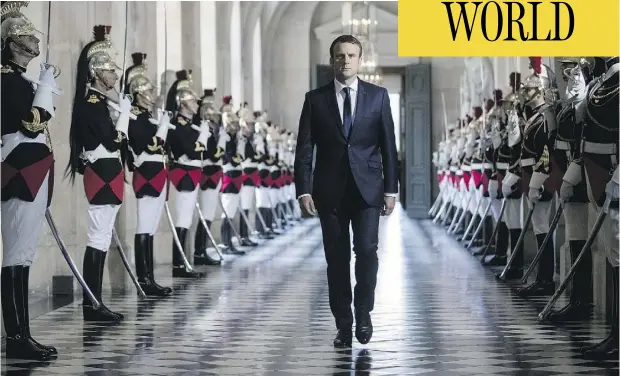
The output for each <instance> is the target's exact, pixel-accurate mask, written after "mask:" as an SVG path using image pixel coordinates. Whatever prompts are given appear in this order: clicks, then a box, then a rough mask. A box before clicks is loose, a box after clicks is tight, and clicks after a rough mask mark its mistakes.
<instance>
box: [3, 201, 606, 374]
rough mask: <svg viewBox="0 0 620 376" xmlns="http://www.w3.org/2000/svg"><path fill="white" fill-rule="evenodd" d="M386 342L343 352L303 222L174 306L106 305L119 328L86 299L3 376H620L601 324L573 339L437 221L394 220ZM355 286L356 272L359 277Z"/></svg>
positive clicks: (313, 238)
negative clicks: (47, 357)
mask: <svg viewBox="0 0 620 376" xmlns="http://www.w3.org/2000/svg"><path fill="white" fill-rule="evenodd" d="M380 236H381V240H380V246H381V247H380V251H379V259H380V266H379V278H378V286H377V290H376V306H375V310H374V311H373V313H372V315H373V323H374V336H373V338H372V341H371V342H370V343H369V344H368V345H365V346H362V345H360V344H359V343H357V342H356V341H355V339H354V341H353V343H354V345H353V347H354V349H353V350H352V351H351V350H339V351H336V350H335V349H334V348H333V347H332V340H333V338H334V336H335V333H336V332H335V329H334V322H333V319H332V317H331V313H330V310H329V304H328V297H327V296H328V294H327V281H326V273H325V260H324V257H323V250H322V242H321V232H320V227H319V223H318V220H315V219H311V220H306V221H303V222H300V223H298V224H297V225H296V226H294V227H293V228H291V229H289V230H288V231H287V232H286V233H285V234H283V235H280V236H279V237H277V238H276V239H274V240H271V241H269V242H267V243H263V245H261V246H259V247H257V248H256V249H254V250H250V251H249V253H248V254H247V255H245V256H241V257H237V258H235V259H232V258H230V259H229V261H227V262H226V263H225V265H224V266H223V267H221V268H217V267H213V268H209V269H208V272H209V275H208V277H207V278H205V279H202V280H181V281H179V280H175V281H174V282H173V281H172V278H171V277H169V275H170V272H169V268H168V267H163V268H160V269H161V270H160V271H159V273H158V275H160V276H161V275H164V276H165V275H167V276H168V277H167V278H165V277H162V278H160V283H161V284H169V285H173V286H174V295H173V296H171V297H169V298H167V299H160V300H158V299H153V298H149V299H147V300H144V301H139V300H138V299H137V297H136V295H135V293H131V294H128V295H126V296H114V297H112V296H111V295H110V294H107V295H106V294H104V302H105V303H106V304H107V305H108V306H109V307H110V308H112V309H116V310H118V311H120V312H122V313H124V314H125V316H126V319H125V321H124V322H122V323H121V324H120V325H118V326H100V325H96V324H85V323H84V322H83V321H82V313H81V307H80V304H81V300H80V301H76V302H74V303H71V304H69V305H66V306H64V307H62V308H60V309H58V310H55V311H53V312H50V313H47V314H45V315H42V316H40V317H38V318H37V319H35V320H33V321H32V332H33V334H34V337H35V338H36V339H37V340H39V341H40V342H42V343H44V344H47V343H49V344H53V345H55V346H56V347H57V349H58V351H59V356H58V358H57V359H56V360H55V361H53V362H50V363H49V364H48V363H45V364H43V363H35V362H27V361H19V360H8V361H7V360H6V359H5V358H3V359H2V374H3V375H32V376H35V375H67V376H69V375H183V376H190V375H274V376H276V375H442V376H450V375H486V376H491V375H579V374H583V375H586V374H587V375H617V374H618V364H617V363H616V362H608V363H604V362H598V363H597V362H590V361H585V360H583V359H581V358H580V357H579V353H578V349H579V347H580V346H581V345H583V344H584V343H589V342H592V343H595V342H597V341H598V340H599V339H601V338H603V337H604V336H605V335H606V334H607V330H608V328H607V326H606V325H605V324H604V322H603V321H602V320H600V319H599V320H598V321H592V322H588V323H575V324H572V325H567V326H564V327H559V326H552V325H543V324H539V323H537V322H536V316H537V314H538V312H539V311H540V308H541V307H542V305H543V304H544V303H545V302H546V301H545V300H544V299H543V300H539V301H526V300H523V299H521V298H518V297H517V296H516V294H515V293H514V288H513V287H510V286H506V285H502V284H500V283H498V282H497V281H496V280H495V278H494V277H493V275H492V274H491V272H490V271H489V270H487V269H485V268H483V267H482V266H481V265H480V263H479V262H478V261H477V260H476V259H475V258H473V257H471V256H470V255H469V254H468V253H467V252H465V251H464V250H463V249H462V248H460V246H459V245H458V243H456V241H454V240H453V239H452V238H450V237H448V236H447V235H445V231H443V230H442V229H440V228H439V227H436V226H435V225H433V224H432V223H430V222H428V221H423V222H416V221H412V220H409V219H407V218H406V216H405V215H404V213H403V211H402V209H400V208H397V210H396V211H395V213H394V214H393V215H392V216H391V217H389V218H387V219H383V223H382V226H381V234H380ZM352 275H353V273H352Z"/></svg>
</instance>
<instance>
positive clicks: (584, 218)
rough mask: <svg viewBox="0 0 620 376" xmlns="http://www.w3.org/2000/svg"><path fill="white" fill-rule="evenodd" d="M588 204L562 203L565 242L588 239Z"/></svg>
mask: <svg viewBox="0 0 620 376" xmlns="http://www.w3.org/2000/svg"><path fill="white" fill-rule="evenodd" d="M588 205H589V204H588V203H587V202H566V203H564V212H563V214H562V215H563V216H564V223H565V227H566V228H565V230H566V233H565V234H566V235H565V236H566V240H567V241H572V240H586V239H587V238H588Z"/></svg>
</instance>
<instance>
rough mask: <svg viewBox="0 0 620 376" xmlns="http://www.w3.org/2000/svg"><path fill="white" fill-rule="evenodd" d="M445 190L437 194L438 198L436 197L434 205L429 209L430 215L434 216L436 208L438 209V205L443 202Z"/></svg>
mask: <svg viewBox="0 0 620 376" xmlns="http://www.w3.org/2000/svg"><path fill="white" fill-rule="evenodd" d="M442 193H443V192H441V191H440V192H439V194H438V195H437V198H436V199H435V202H433V205H432V206H431V208H430V209H428V216H429V217H432V216H433V212H434V211H435V210H437V207H438V206H439V203H440V202H441V196H442Z"/></svg>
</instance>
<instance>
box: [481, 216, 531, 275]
mask: <svg viewBox="0 0 620 376" xmlns="http://www.w3.org/2000/svg"><path fill="white" fill-rule="evenodd" d="M506 206H507V205H504V204H502V210H500V212H499V217H498V218H497V223H496V224H495V227H494V228H493V232H492V233H491V238H490V240H489V242H488V243H487V244H486V245H485V246H484V251H483V252H482V258H481V259H480V262H482V263H483V264H484V260H485V258H486V257H487V253H488V252H489V249H491V244H493V240H495V238H497V234H498V233H499V224H500V223H501V222H502V218H503V217H504V212H505V211H506ZM533 209H534V207H533V206H532V210H531V211H530V212H533V211H534V210H533ZM530 217H531V215H530ZM530 219H531V218H530ZM481 223H482V222H481Z"/></svg>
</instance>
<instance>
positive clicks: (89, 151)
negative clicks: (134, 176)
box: [67, 25, 132, 321]
mask: <svg viewBox="0 0 620 376" xmlns="http://www.w3.org/2000/svg"><path fill="white" fill-rule="evenodd" d="M110 29H111V27H110V26H102V25H99V26H95V27H94V29H93V33H94V41H92V42H90V43H88V44H87V45H86V46H85V47H84V49H83V50H82V52H81V53H80V57H79V60H78V67H77V78H76V84H75V97H74V103H73V113H72V118H71V130H70V134H69V139H70V141H71V152H70V159H69V164H68V166H67V174H68V175H69V177H70V180H71V182H72V183H74V182H75V175H76V174H77V173H79V174H82V175H83V180H84V191H85V193H86V199H87V200H88V204H89V205H88V240H87V243H86V251H85V253H84V270H83V271H82V273H83V275H84V280H85V281H86V284H87V285H88V287H89V288H90V289H91V291H92V292H93V294H94V295H95V298H97V300H99V303H101V306H100V308H99V309H95V308H94V307H93V306H92V304H91V301H90V299H89V298H88V295H86V293H84V294H83V302H82V312H83V314H84V320H85V321H120V320H122V319H123V315H122V314H120V313H117V312H113V311H111V310H109V309H108V308H107V307H106V306H105V305H104V304H103V302H102V301H101V290H102V283H103V271H104V267H105V260H106V255H107V254H108V253H107V251H108V248H109V247H110V243H111V240H112V232H113V231H114V222H115V220H116V215H117V214H118V210H119V209H120V206H121V204H122V203H123V192H124V183H125V170H124V168H123V161H122V160H121V152H122V149H124V148H126V147H127V145H126V142H125V141H126V138H127V134H128V128H129V120H130V119H129V118H130V116H132V115H131V108H132V106H131V100H130V99H129V98H128V97H127V96H125V95H119V103H118V104H117V103H115V102H113V101H112V100H110V99H109V98H108V97H107V95H106V94H105V93H107V92H108V91H110V90H113V89H114V86H115V85H116V82H117V81H118V78H119V76H118V73H117V71H118V70H120V68H119V67H118V65H116V63H115V62H114V60H113V59H112V57H111V56H110V51H111V50H112V43H111V42H110ZM112 115H113V116H114V117H115V118H116V122H113V120H112V117H111V116H112Z"/></svg>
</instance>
